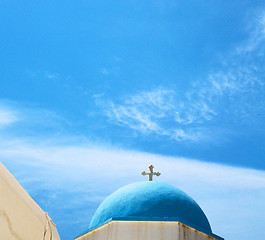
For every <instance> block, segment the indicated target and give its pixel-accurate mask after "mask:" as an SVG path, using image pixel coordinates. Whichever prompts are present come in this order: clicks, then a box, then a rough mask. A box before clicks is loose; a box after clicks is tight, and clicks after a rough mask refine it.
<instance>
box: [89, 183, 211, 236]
mask: <svg viewBox="0 0 265 240" xmlns="http://www.w3.org/2000/svg"><path fill="white" fill-rule="evenodd" d="M109 219H113V220H115V219H117V220H126V221H130V220H131V221H180V222H182V223H184V224H186V225H189V226H191V227H194V228H196V229H198V230H202V231H204V232H209V233H212V231H211V227H210V224H209V222H208V220H207V218H206V216H205V214H204V212H203V211H202V209H201V208H200V206H199V205H198V204H197V203H196V202H195V201H194V200H193V199H192V198H191V197H190V196H188V195H187V194H186V193H184V192H183V191H181V190H179V189H178V188H176V187H174V186H171V185H168V184H166V183H161V182H152V181H149V182H137V183H133V184H129V185H127V186H125V187H123V188H120V189H119V190H117V191H115V192H114V193H112V194H111V195H110V196H108V197H107V198H106V199H105V200H104V201H103V202H102V203H101V205H100V206H99V207H98V209H97V211H96V212H95V214H94V216H93V218H92V220H91V223H90V228H94V227H97V226H99V225H100V224H103V223H104V222H105V221H107V220H109Z"/></svg>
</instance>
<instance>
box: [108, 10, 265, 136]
mask: <svg viewBox="0 0 265 240" xmlns="http://www.w3.org/2000/svg"><path fill="white" fill-rule="evenodd" d="M264 61H265V13H262V14H261V15H260V16H259V17H258V18H257V19H256V20H255V25H254V26H252V29H251V30H250V33H249V39H248V40H247V41H245V42H244V43H240V44H239V46H238V47H236V48H235V50H234V51H232V52H231V53H230V54H227V55H226V56H225V57H223V59H222V63H220V65H219V68H218V70H213V71H211V72H210V73H209V74H208V75H207V76H206V77H205V79H197V80H196V79H195V80H194V81H193V82H192V83H191V85H190V87H189V88H188V89H186V90H184V91H182V92H179V91H178V90H177V89H170V90H169V89H168V88H167V86H161V87H159V88H157V89H152V90H150V91H140V92H138V93H136V94H134V95H131V96H126V97H124V98H122V99H120V101H116V102H113V101H110V102H109V103H108V104H107V105H108V107H107V110H106V111H105V112H106V115H107V116H108V118H109V119H110V120H111V122H112V123H114V124H119V125H120V126H125V127H128V128H131V129H133V130H136V131H138V132H141V133H143V134H157V135H160V136H168V137H170V138H171V139H175V140H177V141H185V140H191V141H198V140H202V138H203V137H205V133H206V132H207V131H208V133H210V132H211V130H210V129H209V126H210V124H211V125H213V126H214V125H218V124H219V123H220V122H222V123H229V122H230V123H233V122H237V123H242V124H249V125H251V124H252V126H254V125H255V126H258V125H260V124H263V123H262V122H263V118H264V110H265V96H264V91H265V71H264ZM254 122H255V124H253V123H254ZM208 137H209V139H210V136H209V134H208Z"/></svg>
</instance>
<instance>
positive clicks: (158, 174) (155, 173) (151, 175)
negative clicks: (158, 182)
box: [142, 165, 161, 181]
mask: <svg viewBox="0 0 265 240" xmlns="http://www.w3.org/2000/svg"><path fill="white" fill-rule="evenodd" d="M149 169H150V172H149V173H147V172H145V171H143V172H142V175H143V176H145V175H149V181H153V175H156V176H160V175H161V173H160V172H153V169H154V166H153V165H150V166H149Z"/></svg>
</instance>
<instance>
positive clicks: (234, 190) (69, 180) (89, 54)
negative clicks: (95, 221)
mask: <svg viewBox="0 0 265 240" xmlns="http://www.w3.org/2000/svg"><path fill="white" fill-rule="evenodd" d="M0 33H1V38H0V52H1V54H0V64H1V67H0V159H1V161H2V162H3V164H4V165H5V166H6V167H7V168H8V169H9V170H10V171H11V173H12V174H13V175H14V176H15V177H16V178H17V179H18V180H19V182H20V183H21V184H22V185H23V187H24V188H25V189H26V190H27V191H28V192H29V193H30V194H31V195H32V197H33V198H34V199H35V200H36V201H37V202H38V204H39V205H40V206H41V207H42V208H43V209H44V210H45V211H47V212H49V215H50V216H51V217H52V219H53V220H54V221H55V222H56V224H57V226H58V230H59V233H60V236H61V238H62V239H63V240H69V239H72V238H73V237H74V236H76V235H77V234H79V233H80V232H82V231H83V230H85V229H86V228H87V227H88V225H89V221H90V219H91V217H92V215H93V212H94V211H95V210H96V208H97V206H98V205H99V203H100V202H101V201H102V200H103V199H104V198H105V197H106V196H107V195H109V194H110V193H111V192H113V191H114V190H116V189H117V188H119V187H122V186H124V185H125V184H128V183H131V182H135V181H142V180H143V177H142V176H141V175H140V173H141V172H142V171H143V170H148V169H147V167H148V165H149V164H150V163H152V164H154V165H155V167H156V169H157V170H159V171H161V172H162V175H161V176H160V177H159V181H163V182H167V183H170V184H173V185H175V186H177V187H179V188H181V189H182V190H184V191H185V192H187V193H188V194H190V195H191V196H192V197H194V198H195V200H196V201H197V202H198V203H199V204H200V205H201V206H202V208H203V210H204V211H205V213H206V215H207V216H208V218H209V221H210V223H211V225H212V228H213V230H214V232H215V233H216V234H219V235H221V236H223V237H225V238H227V239H232V240H236V239H239V238H240V239H242V240H245V239H250V238H253V234H254V235H255V237H256V238H262V237H261V236H264V233H265V232H264V230H263V227H262V221H263V222H264V220H263V216H264V214H265V205H264V199H265V198H264V197H265V162H264V158H265V145H264V142H265V123H264V117H265V85H264V84H265V71H264V69H265V68H264V62H265V61H264V60H265V55H264V54H265V4H264V2H263V1H250V0H244V1H242V0H241V1H237V0H235V1H232V2H231V1H228V0H223V1H219V0H216V1H210V0H204V1H200V0H197V1H187V0H185V1H184V0H179V1H173V0H164V1H161V0H153V1H148V0H147V1H136V0H135V1H130V0H128V1H119V0H117V1H111V2H106V1H101V0H98V1H93V0H90V1H88V0H86V1H85V0H76V1H73V0H64V1H62V0H58V1H50V0H45V1H41V0H40V1H36V0H35V1H32V0H31V1H30V0H29V1H26V2H25V1H24V2H22V1H15V0H12V1H10V0H9V1H7V0H0ZM246 216H248V222H246V221H245V219H246ZM250 236H251V237H250Z"/></svg>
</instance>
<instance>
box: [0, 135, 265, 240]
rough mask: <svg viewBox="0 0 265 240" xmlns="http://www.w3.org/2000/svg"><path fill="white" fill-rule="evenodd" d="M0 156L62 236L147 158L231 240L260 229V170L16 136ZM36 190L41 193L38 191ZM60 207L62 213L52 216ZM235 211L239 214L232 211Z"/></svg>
mask: <svg viewBox="0 0 265 240" xmlns="http://www.w3.org/2000/svg"><path fill="white" fill-rule="evenodd" d="M0 157H1V159H2V161H3V163H4V164H5V165H6V166H7V167H8V168H9V170H10V171H11V172H12V173H14V174H15V176H16V178H17V179H18V180H19V181H20V182H21V183H22V184H23V186H24V187H25V188H26V189H27V190H28V191H29V192H30V194H31V195H33V196H35V198H37V200H38V199H39V200H40V201H41V203H40V204H41V205H42V206H44V207H45V210H46V211H49V213H50V215H51V216H52V217H53V219H55V220H56V219H57V222H56V223H57V224H58V225H59V226H60V227H59V230H61V231H62V232H61V233H62V236H64V228H66V227H67V224H76V225H77V226H78V227H77V229H79V228H80V226H83V229H79V230H78V231H82V230H84V228H85V227H86V226H88V224H89V219H90V218H91V217H92V214H93V212H94V211H95V209H96V207H97V205H98V204H99V203H100V202H101V201H102V200H103V199H104V198H105V197H106V196H107V195H109V194H110V193H111V192H113V191H115V190H116V189H118V188H120V187H122V186H124V185H126V184H129V183H131V182H135V181H145V180H146V179H145V178H144V177H143V176H141V174H140V173H141V172H142V171H143V170H148V169H147V167H148V166H149V164H150V163H152V164H153V165H154V166H155V169H156V170H158V171H160V172H162V175H161V176H160V177H159V178H157V179H156V180H158V181H162V182H167V183H169V184H172V185H175V186H177V187H179V188H181V189H183V190H184V191H185V192H187V193H188V194H190V195H191V196H192V197H193V198H195V200H196V201H197V202H198V203H199V204H200V205H201V206H202V208H203V210H204V211H205V212H206V215H207V216H208V218H209V220H210V223H211V225H212V227H213V229H214V231H215V232H216V233H217V234H220V235H221V236H223V237H228V236H229V239H232V240H233V239H238V238H240V239H242V240H245V239H246V238H245V234H244V231H252V232H253V234H254V235H255V238H261V237H262V236H263V234H264V231H262V229H263V228H262V226H261V225H262V223H263V216H264V214H265V208H264V203H263V199H264V197H265V194H264V193H265V191H264V190H265V172H264V171H259V170H253V169H247V168H239V167H231V166H225V165H220V164H214V163H206V162H202V161H198V160H195V159H186V158H178V157H174V158H170V157H163V156H160V155H154V154H146V153H143V152H133V151H124V150H119V149H113V148H109V147H105V148H104V147H99V146H95V145H91V144H87V145H83V146H76V145H71V146H69V145H68V146H62V145H59V146H58V145H57V144H56V143H54V142H51V143H50V144H49V145H47V144H46V145H44V144H39V143H36V142H34V144H33V143H29V142H27V143H25V142H23V141H21V140H20V141H13V142H6V143H3V142H2V143H1V145H0ZM19 169H23V171H20V170H19ZM117 179H118V181H117ZM40 192H43V193H45V195H43V196H39V193H40ZM66 196H67V197H66ZM257 196H259V197H257ZM45 201H48V202H45ZM48 203H49V204H48ZM61 208H63V212H64V213H65V214H60V216H56V212H57V211H59V210H58V209H61ZM56 209H57V210H56ZM78 209H79V210H78ZM80 209H81V210H80ZM235 211H237V212H238V213H239V212H240V214H234V215H233V214H231V213H233V212H235ZM68 212H69V213H71V214H70V215H68V214H67V213H68ZM81 212H82V213H81ZM228 213H229V214H228ZM228 215H229V217H227V216H228ZM82 216H85V217H82ZM242 216H247V218H248V221H246V220H245V217H242ZM66 220H67V221H66ZM67 222H68V223H67ZM259 223H261V224H259ZM239 229H241V231H239ZM71 234H73V235H74V234H77V233H71ZM68 238H69V236H68ZM68 238H67V237H66V239H68Z"/></svg>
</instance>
